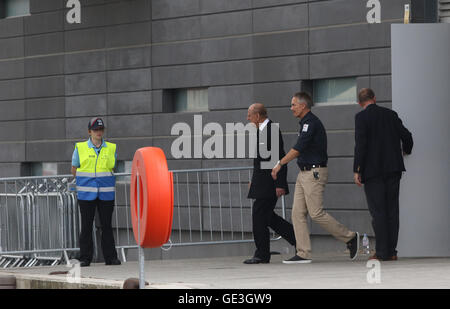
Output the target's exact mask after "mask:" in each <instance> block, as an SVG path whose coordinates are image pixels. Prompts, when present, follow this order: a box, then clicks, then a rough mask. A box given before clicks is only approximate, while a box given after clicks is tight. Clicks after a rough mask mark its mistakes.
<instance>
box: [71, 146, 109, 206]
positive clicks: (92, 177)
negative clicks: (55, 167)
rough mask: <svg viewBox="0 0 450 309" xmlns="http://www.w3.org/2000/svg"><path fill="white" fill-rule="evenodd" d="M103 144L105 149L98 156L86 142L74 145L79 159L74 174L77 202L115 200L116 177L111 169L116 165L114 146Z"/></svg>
mask: <svg viewBox="0 0 450 309" xmlns="http://www.w3.org/2000/svg"><path fill="white" fill-rule="evenodd" d="M105 143H106V147H105V146H103V147H102V148H101V150H100V153H99V155H98V156H97V153H96V152H95V150H94V148H89V146H88V142H81V143H77V144H76V148H77V149H78V156H79V158H80V167H79V168H77V174H76V181H77V193H78V199H79V200H83V201H92V200H95V199H97V198H99V199H100V200H102V201H112V200H114V199H115V191H116V177H115V176H114V174H113V169H114V166H115V164H116V158H115V154H116V144H113V143H108V142H105Z"/></svg>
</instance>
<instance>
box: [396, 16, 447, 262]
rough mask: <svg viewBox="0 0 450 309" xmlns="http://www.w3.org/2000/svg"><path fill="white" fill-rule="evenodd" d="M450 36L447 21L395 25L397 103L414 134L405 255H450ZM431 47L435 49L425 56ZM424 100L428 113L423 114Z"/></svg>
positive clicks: (404, 203)
mask: <svg viewBox="0 0 450 309" xmlns="http://www.w3.org/2000/svg"><path fill="white" fill-rule="evenodd" d="M449 38H450V25H449V24H445V23H442V24H435V25H430V24H427V25H411V26H410V27H405V26H404V25H394V26H393V27H392V47H393V49H392V59H393V60H394V61H395V63H394V65H393V69H394V70H393V75H392V77H393V107H394V108H395V110H396V111H398V114H399V116H400V117H401V118H402V119H403V121H404V122H405V125H406V126H407V127H408V128H409V130H410V131H411V132H412V134H413V137H414V148H413V151H412V154H411V155H410V156H407V157H406V158H405V165H406V170H407V172H406V174H405V176H404V177H403V179H402V182H401V187H400V232H399V254H400V255H401V256H407V257H424V256H446V257H448V256H450V230H449V228H448V220H449V219H450V210H449V207H448V206H449V205H450V193H449V191H448V188H449V186H450V161H449V155H448V154H449V152H450V124H449V122H448V120H447V118H448V115H449V114H450V106H449V104H448V97H449V95H450V89H449V87H448V85H449V81H450V61H449V54H450V39H449ZM430 46H434V47H435V48H434V49H432V50H431V51H429V52H428V54H427V57H422V55H423V53H424V51H425V50H428V49H429V47H430ZM407 51H408V52H407ZM411 63H415V65H414V66H411ZM419 75H420V76H426V79H423V78H419ZM403 89H408V91H403ZM430 94H432V95H431V97H430ZM424 100H427V101H428V102H429V103H428V105H427V106H428V108H427V110H428V111H427V113H426V114H425V115H422V113H421V107H422V105H421V104H420V102H423V101H424ZM423 124H425V126H426V130H424V129H423ZM430 132H439V133H438V134H437V135H434V134H430Z"/></svg>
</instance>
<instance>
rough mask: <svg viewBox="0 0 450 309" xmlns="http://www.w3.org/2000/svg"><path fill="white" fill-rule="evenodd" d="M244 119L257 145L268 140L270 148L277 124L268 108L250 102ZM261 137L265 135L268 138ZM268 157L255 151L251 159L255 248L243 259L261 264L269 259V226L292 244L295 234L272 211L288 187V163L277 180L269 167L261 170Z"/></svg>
mask: <svg viewBox="0 0 450 309" xmlns="http://www.w3.org/2000/svg"><path fill="white" fill-rule="evenodd" d="M247 120H248V121H250V122H252V123H253V124H254V125H255V126H256V127H257V128H258V130H257V145H260V144H262V143H265V142H267V147H266V149H267V150H271V130H272V128H273V129H274V130H275V129H277V127H275V126H272V121H271V120H269V118H268V117H267V111H266V109H265V107H264V105H263V104H261V103H255V104H252V105H251V106H250V107H249V109H248V113H247ZM278 134H279V135H278V136H279V149H278V152H279V158H282V157H284V156H285V152H284V149H283V138H282V136H281V132H279V133H278ZM260 136H267V141H264V139H263V138H261V140H260ZM270 159H271V158H270V157H269V158H262V157H261V156H260V153H259V149H258V152H257V157H256V158H254V159H253V176H252V182H251V184H250V190H249V193H248V198H252V199H255V200H254V202H253V209H252V221H253V236H254V240H255V245H256V251H255V254H254V256H253V257H252V258H250V259H248V260H245V261H244V263H245V264H260V263H269V262H270V233H269V227H270V228H271V229H272V230H274V231H275V232H276V233H278V235H280V236H282V237H283V238H284V239H286V240H287V241H288V242H289V243H290V244H291V245H293V246H294V245H295V243H296V242H295V233H294V228H293V226H292V224H291V223H289V222H287V221H286V220H284V219H283V218H281V217H280V216H278V215H277V214H276V213H275V212H274V209H275V206H276V204H277V200H278V198H279V197H280V196H282V195H285V194H288V193H289V189H288V185H287V181H286V177H287V166H284V167H283V169H282V170H281V171H280V174H279V177H278V178H277V180H274V179H273V178H272V176H271V172H272V170H271V169H261V162H262V161H270Z"/></svg>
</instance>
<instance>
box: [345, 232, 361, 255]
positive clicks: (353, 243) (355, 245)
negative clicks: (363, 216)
mask: <svg viewBox="0 0 450 309" xmlns="http://www.w3.org/2000/svg"><path fill="white" fill-rule="evenodd" d="M347 248H348V250H349V251H350V259H351V260H352V261H353V260H354V259H356V257H357V256H358V251H359V233H358V232H356V236H355V237H353V239H352V240H350V241H349V242H348V243H347Z"/></svg>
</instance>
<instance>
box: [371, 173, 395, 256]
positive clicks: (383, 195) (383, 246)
mask: <svg viewBox="0 0 450 309" xmlns="http://www.w3.org/2000/svg"><path fill="white" fill-rule="evenodd" d="M401 177H402V176H401V172H399V173H393V174H390V175H386V176H383V177H375V178H370V179H368V180H366V181H365V183H364V192H365V193H366V198H367V204H368V206H369V212H370V215H371V216H372V227H373V230H374V232H375V239H376V245H375V250H376V253H375V254H376V256H377V257H379V258H382V259H383V258H390V257H392V256H394V255H397V250H396V249H397V242H398V230H399V192H400V179H401Z"/></svg>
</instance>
